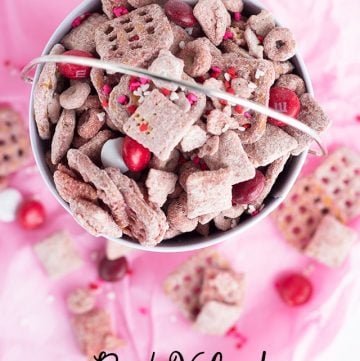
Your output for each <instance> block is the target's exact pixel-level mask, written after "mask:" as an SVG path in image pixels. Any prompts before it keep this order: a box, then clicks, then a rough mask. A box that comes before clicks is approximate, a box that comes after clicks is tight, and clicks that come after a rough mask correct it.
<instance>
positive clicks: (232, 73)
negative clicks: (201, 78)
mask: <svg viewBox="0 0 360 361" xmlns="http://www.w3.org/2000/svg"><path fill="white" fill-rule="evenodd" d="M226 72H227V73H228V74H229V75H230V77H231V79H235V78H237V72H236V69H235V68H234V67H233V66H232V67H230V68H229V69H227V70H226Z"/></svg>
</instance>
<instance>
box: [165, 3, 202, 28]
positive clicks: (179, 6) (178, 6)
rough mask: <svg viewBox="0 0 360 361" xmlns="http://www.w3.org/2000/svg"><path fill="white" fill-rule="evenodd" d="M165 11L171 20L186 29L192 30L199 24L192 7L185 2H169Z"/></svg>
mask: <svg viewBox="0 0 360 361" xmlns="http://www.w3.org/2000/svg"><path fill="white" fill-rule="evenodd" d="M164 10H165V13H166V15H167V16H168V17H169V18H170V20H172V21H173V22H174V23H175V24H177V25H180V26H182V27H184V28H191V27H193V26H195V25H196V24H197V20H196V18H195V16H194V14H193V9H192V7H191V6H190V5H189V4H187V3H186V2H184V1H181V0H169V1H168V2H167V3H166V4H165V6H164Z"/></svg>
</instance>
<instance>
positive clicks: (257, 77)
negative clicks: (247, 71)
mask: <svg viewBox="0 0 360 361" xmlns="http://www.w3.org/2000/svg"><path fill="white" fill-rule="evenodd" d="M264 75H265V72H264V71H262V70H260V69H257V70H256V73H255V79H260V78H261V77H262V76H264Z"/></svg>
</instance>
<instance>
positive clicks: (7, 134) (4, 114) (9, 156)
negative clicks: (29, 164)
mask: <svg viewBox="0 0 360 361" xmlns="http://www.w3.org/2000/svg"><path fill="white" fill-rule="evenodd" d="M29 148H30V147H29V141H28V136H27V134H26V130H25V127H24V125H23V121H22V118H21V116H20V114H19V113H17V112H16V111H15V110H13V109H11V108H10V107H3V106H2V107H0V178H2V177H5V176H7V175H9V174H10V173H12V172H15V171H17V170H18V169H19V168H20V167H21V166H22V165H23V164H24V162H25V161H26V159H27V157H28V155H29V153H30V149H29ZM2 179H3V178H2Z"/></svg>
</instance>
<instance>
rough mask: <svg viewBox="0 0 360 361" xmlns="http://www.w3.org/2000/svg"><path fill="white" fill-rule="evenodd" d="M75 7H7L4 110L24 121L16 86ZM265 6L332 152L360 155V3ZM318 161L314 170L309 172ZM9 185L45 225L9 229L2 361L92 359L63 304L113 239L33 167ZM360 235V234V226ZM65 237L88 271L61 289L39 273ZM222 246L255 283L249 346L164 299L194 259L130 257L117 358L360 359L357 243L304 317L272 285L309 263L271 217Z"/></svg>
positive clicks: (121, 288) (244, 327)
mask: <svg viewBox="0 0 360 361" xmlns="http://www.w3.org/2000/svg"><path fill="white" fill-rule="evenodd" d="M78 3H79V0H67V1H62V2H59V1H55V0H47V1H45V0H32V1H27V0H1V2H0V14H1V15H0V79H1V82H0V102H10V103H11V104H13V106H14V107H15V108H17V109H19V110H20V111H21V112H22V113H23V114H24V117H25V119H27V107H28V98H29V94H30V86H29V85H26V84H23V83H22V81H21V80H20V79H19V76H18V69H19V68H20V67H21V66H23V65H24V64H25V63H27V62H28V61H29V60H30V59H32V58H33V57H36V56H37V55H39V54H40V53H41V51H42V49H43V47H44V45H45V43H46V41H47V39H48V38H49V36H50V35H51V33H52V31H53V30H54V29H55V27H56V26H57V25H58V24H59V22H60V21H61V20H62V19H63V18H64V17H65V16H66V14H67V13H69V11H70V10H71V9H73V8H74V7H75V6H76V5H77V4H78ZM264 4H265V6H267V7H268V8H269V9H270V10H271V11H273V12H274V13H275V14H277V17H278V18H279V19H280V20H281V21H282V23H283V24H285V25H287V26H289V27H290V28H291V29H292V30H293V31H294V32H295V34H296V36H297V39H298V46H299V50H300V52H301V53H302V54H303V56H304V58H305V60H306V63H307V65H308V68H309V71H310V75H311V77H312V80H313V83H314V88H315V92H316V96H317V98H318V100H319V101H320V102H321V103H322V105H323V106H324V108H325V109H326V111H327V112H328V113H329V115H330V117H331V119H332V121H333V127H332V129H331V130H330V131H329V133H328V134H327V135H326V137H325V140H326V143H327V144H328V145H331V146H332V147H334V146H337V145H341V144H343V145H348V146H351V147H353V148H354V149H356V150H357V151H359V152H360V143H359V137H360V123H359V122H357V121H356V116H357V115H358V114H359V113H360V108H359V104H360V92H359V85H360V81H359V80H360V78H359V77H360V72H359V71H360V69H359V64H360V57H359V56H360V53H359V51H358V49H357V46H358V44H359V40H360V28H359V26H358V14H359V13H360V3H359V1H355V0H345V1H344V0H327V1H313V0H303V1H301V2H299V1H288V0H276V1H274V0H273V1H271V0H266V1H265V0H264ZM318 162H319V161H318V160H313V161H311V160H309V162H308V164H307V166H306V169H305V171H310V170H311V169H312V168H313V167H314V165H315V164H317V163H318ZM11 185H12V186H14V187H16V188H18V189H19V190H21V192H22V193H23V194H24V195H28V196H35V197H37V198H39V199H41V200H42V201H43V202H44V204H45V205H46V208H47V212H48V221H47V223H46V226H44V227H43V228H41V229H40V230H38V231H33V232H25V231H23V230H21V229H20V228H19V227H18V226H17V225H16V224H0V250H1V251H0V265H1V272H0V285H1V288H0V360H4V361H5V360H6V361H20V360H27V361H35V360H36V361H45V360H56V361H57V360H67V361H81V360H84V356H82V355H81V353H80V352H79V350H78V347H77V345H76V342H75V340H74V337H73V335H72V330H71V327H70V322H69V314H68V313H67V310H66V307H65V304H64V296H65V295H66V294H67V292H68V291H69V290H70V289H72V288H73V287H76V286H84V285H87V284H88V283H89V282H92V281H96V280H97V276H96V266H95V265H96V262H95V261H93V259H92V257H91V255H92V254H93V252H94V251H98V252H103V245H104V240H101V239H95V238H93V237H91V236H89V235H88V234H86V233H85V232H84V231H83V230H82V229H81V228H80V227H79V226H77V225H76V224H75V222H74V221H73V220H72V218H71V217H70V216H69V215H68V214H66V213H65V211H64V210H63V209H62V208H61V207H60V206H59V205H58V204H57V203H56V201H55V200H54V199H53V198H52V196H51V194H50V192H49V191H48V190H47V189H46V187H45V185H44V182H43V181H42V179H41V178H40V176H39V174H38V172H37V170H36V168H35V167H34V166H33V165H32V164H30V165H29V166H28V167H24V169H23V170H22V171H21V172H18V173H17V174H16V175H14V176H13V177H12V179H11ZM0 206H1V205H0ZM353 226H354V227H355V228H356V229H357V230H358V231H360V219H358V220H357V221H355V222H353ZM64 228H65V229H67V230H68V231H69V232H70V234H71V235H72V237H73V238H74V239H75V240H76V245H77V248H78V249H79V252H80V253H81V254H82V255H83V257H84V259H85V266H84V267H83V268H82V269H81V270H79V271H77V272H75V273H73V274H72V275H70V276H68V277H65V278H63V279H60V280H58V281H52V280H50V279H49V278H48V277H47V276H46V275H45V274H44V272H43V270H42V268H41V267H40V264H39V263H38V261H37V259H36V258H35V256H34V253H33V250H32V245H33V244H34V243H35V242H36V241H38V240H40V239H42V238H43V237H45V236H47V235H49V234H51V233H52V232H54V231H56V230H60V229H64ZM218 248H219V250H220V251H221V252H223V253H224V254H225V255H226V256H228V257H229V259H230V261H231V262H232V263H233V265H234V267H235V268H236V269H238V270H241V271H244V272H245V273H246V278H247V291H246V301H245V309H244V313H243V316H242V318H241V319H240V320H239V322H238V324H237V327H238V330H239V331H240V332H241V333H242V335H243V336H244V338H245V339H246V342H245V343H244V345H243V346H242V347H240V345H238V340H237V339H235V338H234V337H209V336H203V335H200V334H198V333H196V332H195V331H194V330H192V328H191V327H190V325H189V323H188V322H186V321H185V320H183V319H182V318H181V316H180V315H179V314H178V312H177V310H176V308H175V306H174V305H173V304H172V303H171V302H170V301H169V300H168V299H167V298H166V297H165V295H164V294H163V292H162V288H161V283H162V282H163V280H164V278H165V276H166V275H167V274H168V273H169V272H170V271H171V270H173V269H174V267H175V266H176V265H178V264H179V263H181V262H182V261H183V260H184V259H185V258H187V257H188V256H189V254H173V255H162V254H153V253H144V252H134V253H133V254H132V255H131V256H130V261H131V268H132V270H133V273H132V274H131V275H130V276H128V277H127V278H126V279H125V280H124V281H123V282H120V283H119V284H115V285H105V286H104V292H103V293H102V294H101V295H100V296H99V297H100V298H101V299H102V302H103V304H104V305H105V306H106V307H108V308H109V310H110V311H111V313H112V315H113V317H114V322H115V325H116V330H117V332H118V333H119V335H121V336H122V337H123V338H124V339H125V340H126V342H127V346H126V347H124V348H123V349H122V350H121V351H120V352H119V357H120V360H127V361H147V360H150V355H151V353H152V352H153V351H155V352H156V354H157V358H156V360H158V361H165V360H167V359H168V355H169V354H170V353H171V352H172V351H174V350H179V351H182V352H183V355H184V356H185V360H191V359H192V357H193V356H194V355H195V354H196V353H198V352H200V351H205V352H206V356H204V357H203V358H202V359H200V360H201V361H202V360H204V361H207V360H210V359H211V355H212V354H214V353H215V352H216V351H221V352H222V353H223V355H224V360H225V361H235V360H246V361H258V360H260V359H261V353H262V350H267V352H268V355H267V360H269V361H290V360H291V361H325V360H326V361H335V360H336V361H338V360H340V359H341V360H342V359H344V360H345V359H346V361H355V360H359V357H360V353H359V352H358V353H356V348H355V347H357V348H358V346H357V345H358V337H359V336H358V335H359V333H360V312H359V308H360V307H359V305H360V282H359V280H360V245H359V244H357V245H356V246H355V247H354V248H353V250H352V253H351V257H350V259H349V260H348V261H347V263H346V265H345V266H344V267H342V268H341V269H340V270H330V269H328V268H326V267H324V266H320V265H317V264H315V268H314V270H313V272H312V273H311V274H310V276H309V277H310V279H311V281H312V282H313V285H314V290H315V291H314V297H313V299H312V301H311V302H310V303H309V304H308V305H306V306H304V307H302V308H299V309H289V308H288V307H286V306H285V305H284V304H282V302H281V301H280V300H279V298H278V296H277V294H276V292H275V290H274V287H273V283H274V280H275V278H276V277H277V276H278V275H279V274H281V272H283V271H286V270H289V269H290V270H299V271H302V270H304V269H305V267H306V266H307V265H308V264H309V263H310V261H309V259H307V258H305V257H304V256H302V255H300V254H298V253H297V252H296V251H294V250H292V249H291V248H290V247H289V246H287V245H286V244H285V242H284V241H283V240H282V238H281V236H280V235H279V233H278V231H277V230H276V228H275V226H274V225H273V224H272V222H271V220H270V219H267V220H265V221H263V222H262V223H261V224H259V225H258V226H256V227H255V228H253V229H250V230H248V231H247V232H245V233H243V234H242V235H240V236H238V237H236V239H232V240H228V241H227V242H225V243H223V244H222V245H220V246H219V247H218ZM109 292H115V294H116V299H115V300H110V299H109V298H108V297H107V294H108V293H109ZM52 297H54V299H52ZM349 350H351V353H349V354H347V352H348V351H349Z"/></svg>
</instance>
